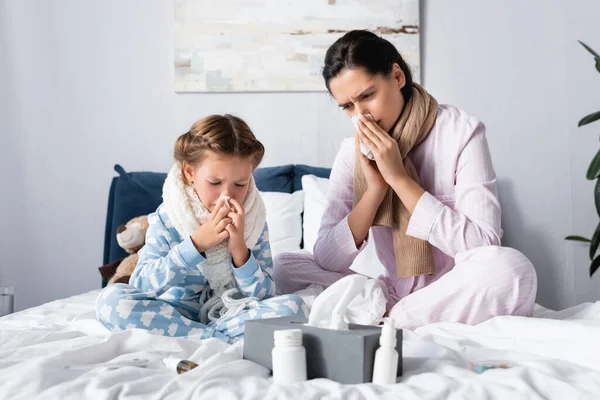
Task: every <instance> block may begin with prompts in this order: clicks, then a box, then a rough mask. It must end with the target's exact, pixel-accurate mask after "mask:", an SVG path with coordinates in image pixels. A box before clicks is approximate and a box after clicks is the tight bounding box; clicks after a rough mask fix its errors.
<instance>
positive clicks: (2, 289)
mask: <svg viewBox="0 0 600 400" xmlns="http://www.w3.org/2000/svg"><path fill="white" fill-rule="evenodd" d="M13 312H15V289H14V288H13V287H12V286H0V317H4V316H5V315H8V314H12V313H13Z"/></svg>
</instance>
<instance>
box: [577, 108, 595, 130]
mask: <svg viewBox="0 0 600 400" xmlns="http://www.w3.org/2000/svg"><path fill="white" fill-rule="evenodd" d="M599 119H600V111H596V112H595V113H592V114H590V115H586V116H585V117H583V118H581V121H579V123H578V124H577V126H578V127H582V126H584V125H587V124H591V123H592V122H594V121H597V120H599Z"/></svg>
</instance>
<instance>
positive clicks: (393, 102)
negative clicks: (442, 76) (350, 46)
mask: <svg viewBox="0 0 600 400" xmlns="http://www.w3.org/2000/svg"><path fill="white" fill-rule="evenodd" d="M405 84H406V79H405V76H404V72H402V70H401V69H400V66H399V65H398V64H394V66H393V67H392V71H391V72H390V74H389V75H388V76H384V75H381V74H377V75H371V74H370V73H369V72H367V71H366V70H365V69H363V68H357V69H349V68H344V69H343V70H342V71H340V73H339V74H337V75H336V76H335V77H334V78H332V79H331V81H330V82H329V88H330V90H331V94H332V95H333V97H334V98H335V100H336V102H337V103H338V105H339V106H340V108H342V109H343V110H344V111H346V114H348V116H349V117H352V116H353V115H358V114H371V115H372V116H373V119H374V120H375V122H377V124H378V125H379V126H380V127H381V128H382V129H384V130H385V131H389V130H390V129H392V127H393V126H394V124H395V123H396V121H397V120H398V117H399V116H400V112H401V111H402V109H403V108H404V97H403V96H402V93H401V92H400V89H402V88H403V87H404V85H405Z"/></svg>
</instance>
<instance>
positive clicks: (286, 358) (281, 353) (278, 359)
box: [272, 329, 306, 384]
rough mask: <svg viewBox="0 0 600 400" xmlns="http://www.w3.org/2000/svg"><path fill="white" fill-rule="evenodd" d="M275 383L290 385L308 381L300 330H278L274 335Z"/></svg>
mask: <svg viewBox="0 0 600 400" xmlns="http://www.w3.org/2000/svg"><path fill="white" fill-rule="evenodd" d="M273 337H274V340H275V346H274V347H273V352H272V357H273V382H274V383H279V384H288V383H294V382H302V381H305V380H306V350H305V349H304V346H303V345H302V331H301V330H300V329H285V330H278V331H275V332H274V333H273Z"/></svg>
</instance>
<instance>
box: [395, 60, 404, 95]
mask: <svg viewBox="0 0 600 400" xmlns="http://www.w3.org/2000/svg"><path fill="white" fill-rule="evenodd" d="M392 78H393V79H394V81H395V82H396V84H397V85H398V89H402V88H403V87H404V86H406V75H404V71H402V68H400V66H399V65H398V64H397V63H394V65H392Z"/></svg>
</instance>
